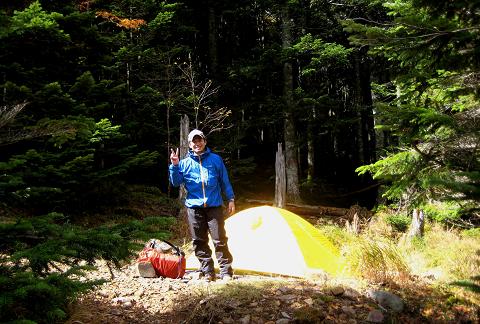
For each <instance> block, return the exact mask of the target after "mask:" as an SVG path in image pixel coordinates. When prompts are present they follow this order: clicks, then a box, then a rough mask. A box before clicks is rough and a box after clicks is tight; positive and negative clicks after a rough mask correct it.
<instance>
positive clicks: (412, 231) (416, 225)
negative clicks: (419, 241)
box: [408, 208, 425, 239]
mask: <svg viewBox="0 0 480 324" xmlns="http://www.w3.org/2000/svg"><path fill="white" fill-rule="evenodd" d="M424 228H425V217H424V215H423V211H422V210H419V209H418V208H415V209H414V210H413V214H412V223H411V224H410V228H409V230H408V237H409V238H410V239H412V238H414V237H418V238H422V237H423V233H424Z"/></svg>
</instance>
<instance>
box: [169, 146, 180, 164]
mask: <svg viewBox="0 0 480 324" xmlns="http://www.w3.org/2000/svg"><path fill="white" fill-rule="evenodd" d="M170 161H171V162H172V164H173V165H178V162H179V161H180V159H179V158H178V147H177V151H174V150H173V149H170Z"/></svg>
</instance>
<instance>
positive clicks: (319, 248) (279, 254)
mask: <svg viewBox="0 0 480 324" xmlns="http://www.w3.org/2000/svg"><path fill="white" fill-rule="evenodd" d="M225 229H226V231H227V236H228V246H229V248H230V251H231V253H232V255H233V268H234V270H242V271H247V272H248V271H252V272H263V273H271V274H281V275H288V276H295V277H308V276H310V275H312V274H315V273H322V272H327V273H330V274H336V273H338V272H339V271H340V270H341V265H340V257H339V253H338V250H337V249H336V248H335V247H334V246H333V245H332V244H331V242H330V241H328V240H327V239H326V238H325V237H324V236H323V235H322V234H321V233H320V232H319V231H318V229H316V228H315V227H314V226H313V225H312V224H310V223H309V222H307V221H306V220H304V219H303V218H301V217H300V216H298V215H296V214H294V213H292V212H289V211H288V210H285V209H281V208H275V207H269V206H262V207H254V208H249V209H246V210H243V211H241V212H239V213H237V214H235V215H233V216H232V217H230V218H228V219H227V220H226V222H225ZM210 245H211V242H210ZM212 251H213V248H212ZM198 265H199V263H198V260H197V258H196V257H195V255H191V256H189V257H188V258H187V268H188V269H195V268H198ZM216 267H218V265H217V264H216Z"/></svg>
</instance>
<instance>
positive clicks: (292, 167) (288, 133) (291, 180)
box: [282, 4, 300, 203]
mask: <svg viewBox="0 0 480 324" xmlns="http://www.w3.org/2000/svg"><path fill="white" fill-rule="evenodd" d="M291 28H292V26H291V21H290V16H289V13H288V4H285V5H284V6H283V8H282V48H283V49H287V48H289V47H290V46H291V45H292V33H291ZM283 98H284V102H285V125H284V139H285V168H286V170H285V171H286V176H287V200H288V201H289V202H293V203H296V202H300V185H299V179H298V164H297V145H296V131H295V121H294V118H293V72H292V63H291V62H289V61H286V62H285V63H284V64H283Z"/></svg>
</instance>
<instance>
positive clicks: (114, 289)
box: [66, 263, 479, 324]
mask: <svg viewBox="0 0 480 324" xmlns="http://www.w3.org/2000/svg"><path fill="white" fill-rule="evenodd" d="M97 266H98V270H97V271H95V272H92V273H91V274H90V275H89V276H90V277H89V278H90V279H102V278H103V279H107V280H108V282H107V283H105V284H103V285H101V286H98V287H97V289H95V290H94V291H92V292H90V293H88V294H85V295H84V296H82V297H81V298H80V299H79V300H78V301H77V302H76V303H75V304H72V307H71V317H70V319H69V320H68V321H67V322H66V323H68V324H81V323H242V324H247V323H269V324H284V323H371V322H376V323H478V322H477V321H478V319H479V308H478V307H476V306H474V305H472V306H471V307H466V306H464V305H463V306H461V307H458V306H455V304H454V303H453V304H452V303H450V304H449V303H448V298H449V296H448V295H444V294H442V293H440V292H439V290H433V289H431V288H430V287H431V285H428V284H426V283H425V282H420V281H418V282H416V283H415V284H413V285H410V286H402V287H400V286H392V285H391V284H390V285H388V287H387V286H385V285H384V286H376V287H373V286H371V285H370V286H369V285H367V284H365V283H361V282H360V281H357V280H351V279H350V280H347V279H344V280H339V279H332V278H327V277H326V276H325V277H324V278H317V279H315V280H313V279H312V280H305V279H297V278H286V277H269V276H254V275H235V276H234V280H232V281H230V282H222V281H221V280H217V281H215V282H210V283H207V282H204V281H202V280H201V279H195V278H190V276H189V275H187V276H186V277H185V278H184V279H168V278H166V279H165V278H142V277H139V276H138V272H137V270H136V267H135V263H131V264H128V265H125V266H124V267H122V268H120V269H113V275H114V278H113V279H111V274H110V271H109V269H108V267H107V266H106V265H105V263H99V264H98V265H97ZM369 289H377V290H388V291H390V292H392V293H394V294H395V295H397V296H399V297H400V298H401V299H402V301H403V303H404V309H403V310H402V311H401V312H399V313H395V312H392V311H389V310H388V309H385V308H383V307H381V306H380V305H378V304H377V303H376V302H375V301H374V300H372V299H371V298H369V297H368V293H367V291H368V290H369Z"/></svg>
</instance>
